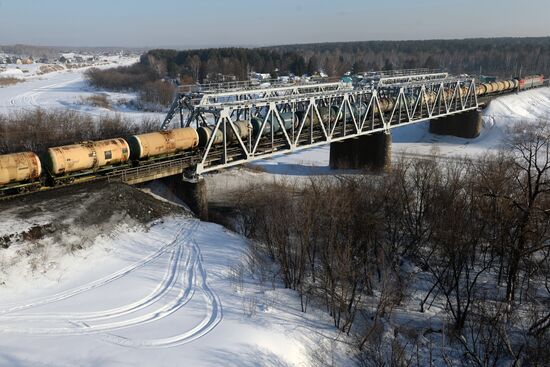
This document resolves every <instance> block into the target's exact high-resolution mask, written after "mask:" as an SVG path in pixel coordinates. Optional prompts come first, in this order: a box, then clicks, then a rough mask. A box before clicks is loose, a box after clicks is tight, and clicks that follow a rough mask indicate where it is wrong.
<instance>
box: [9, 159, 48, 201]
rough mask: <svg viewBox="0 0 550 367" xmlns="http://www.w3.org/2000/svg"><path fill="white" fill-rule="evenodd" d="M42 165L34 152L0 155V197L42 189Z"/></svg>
mask: <svg viewBox="0 0 550 367" xmlns="http://www.w3.org/2000/svg"><path fill="white" fill-rule="evenodd" d="M41 175H42V165H41V163H40V159H39V158H38V156H37V155H36V154H34V153H33V152H21V153H12V154H4V155H0V195H2V194H3V193H5V192H7V191H12V190H15V191H27V190H32V189H36V188H38V187H40V176H41Z"/></svg>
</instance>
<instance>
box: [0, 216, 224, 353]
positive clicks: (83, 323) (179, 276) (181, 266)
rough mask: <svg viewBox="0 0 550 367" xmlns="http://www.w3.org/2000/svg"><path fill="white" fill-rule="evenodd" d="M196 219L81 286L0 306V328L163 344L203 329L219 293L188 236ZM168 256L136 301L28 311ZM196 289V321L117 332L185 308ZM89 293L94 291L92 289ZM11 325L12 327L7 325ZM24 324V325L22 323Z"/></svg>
mask: <svg viewBox="0 0 550 367" xmlns="http://www.w3.org/2000/svg"><path fill="white" fill-rule="evenodd" d="M199 226H200V222H199V221H196V220H195V221H192V222H190V223H189V222H186V225H184V226H182V228H180V229H179V231H178V232H177V234H176V236H175V239H174V240H173V241H171V242H170V243H167V244H165V245H163V246H162V247H161V248H160V249H158V250H157V251H156V252H154V253H152V254H150V255H148V256H146V257H144V258H142V259H141V260H140V261H138V262H136V263H134V264H132V265H130V266H128V267H126V268H124V269H122V270H120V271H118V272H115V273H113V274H110V275H108V276H106V277H103V278H101V279H99V280H96V281H94V282H90V283H88V284H85V285H83V286H80V287H77V288H74V289H70V290H67V291H64V292H60V293H57V294H55V295H52V296H49V297H45V298H42V299H37V300H34V301H32V302H29V303H25V304H20V305H12V306H10V307H8V308H5V309H2V310H0V333H8V334H10V333H13V334H26V335H34V336H51V335H86V334H98V333H101V334H102V335H101V338H102V339H103V340H105V341H108V342H111V343H114V344H118V345H121V346H128V347H135V348H167V347H175V346H179V345H182V344H185V343H188V342H191V341H193V340H196V339H197V338H200V337H201V336H203V335H206V334H207V333H209V332H210V331H211V330H212V329H213V328H214V327H215V326H216V325H217V324H218V323H219V322H220V321H221V319H222V307H221V303H220V300H219V297H218V296H217V295H216V293H215V292H213V291H212V289H211V288H210V287H209V286H208V284H207V281H206V278H207V274H206V271H205V269H204V267H203V263H202V255H201V252H200V248H199V246H198V244H197V243H196V241H195V240H194V239H193V232H194V231H195V230H197V229H198V227H199ZM163 255H164V256H168V257H169V258H168V261H167V264H166V268H165V272H164V276H163V277H162V278H161V279H159V282H158V284H157V285H156V287H155V288H154V290H153V291H152V292H150V293H149V294H148V295H146V296H145V297H143V298H141V299H138V300H137V301H134V302H130V303H128V304H125V305H122V306H119V307H116V308H112V309H106V310H100V311H92V312H64V313H61V312H58V313H29V312H28V310H29V309H32V308H34V307H38V306H43V305H54V306H55V305H56V303H58V302H63V301H65V300H67V299H70V298H72V297H76V296H78V295H80V294H82V293H85V292H91V291H94V292H96V293H98V292H99V294H101V287H103V286H106V285H108V284H110V283H113V282H115V281H118V280H122V279H124V278H125V277H128V276H131V275H132V273H134V272H136V271H138V270H139V269H142V268H144V267H147V266H148V265H151V264H152V262H153V260H156V259H158V258H159V257H161V256H163ZM197 293H201V294H202V297H201V299H195V300H194V302H195V303H199V304H201V305H202V306H201V307H202V308H203V310H204V312H203V314H204V316H203V318H202V319H201V320H200V321H199V322H197V323H196V325H194V326H191V327H187V328H185V330H178V331H177V332H176V333H174V334H173V335H170V336H167V337H159V338H155V339H139V338H131V337H126V336H123V335H120V331H122V330H125V329H129V328H132V327H145V326H146V325H148V324H150V323H154V322H157V321H160V320H162V319H164V318H166V317H168V316H170V315H172V314H174V313H175V312H177V311H179V310H181V309H183V310H182V312H185V309H184V306H186V305H187V304H188V303H189V302H190V301H191V300H192V299H193V298H194V296H195V294H197ZM94 295H95V293H94ZM10 324H13V325H15V326H10ZM27 325H28V326H27Z"/></svg>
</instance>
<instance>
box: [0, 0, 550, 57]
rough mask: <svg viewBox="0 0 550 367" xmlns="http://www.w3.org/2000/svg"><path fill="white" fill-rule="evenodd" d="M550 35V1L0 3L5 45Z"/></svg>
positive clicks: (67, 0)
mask: <svg viewBox="0 0 550 367" xmlns="http://www.w3.org/2000/svg"><path fill="white" fill-rule="evenodd" d="M548 35H550V0H529V1H525V0H524V1H519V0H374V1H373V0H84V1H83V0H0V44H14V43H25V44H36V45H60V46H128V47H161V46H187V47H197V46H220V45H246V46H250V45H273V44H289V43H306V42H328V41H360V40H401V39H431V38H469V37H495V36H497V37H498V36H548Z"/></svg>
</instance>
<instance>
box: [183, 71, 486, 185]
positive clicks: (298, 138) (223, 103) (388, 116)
mask: <svg viewBox="0 0 550 367" xmlns="http://www.w3.org/2000/svg"><path fill="white" fill-rule="evenodd" d="M475 90H476V89H475V81H474V80H473V79H471V80H470V79H466V80H464V79H462V80H459V79H454V80H441V81H431V82H425V83H416V84H411V83H406V84H400V85H392V86H380V87H378V88H377V89H348V88H336V89H334V90H316V91H314V92H312V93H303V94H300V93H296V92H292V93H288V94H287V93H285V94H283V95H278V94H276V93H273V92H269V93H268V92H266V93H263V94H262V95H261V96H258V95H256V98H252V97H251V98H247V97H244V98H242V99H240V98H235V99H233V100H231V99H229V100H222V99H218V100H216V99H215V98H211V97H209V98H210V99H209V100H208V101H207V103H203V102H204V101H205V100H204V99H203V100H202V101H201V102H199V103H198V104H195V105H193V104H192V103H188V105H189V106H192V108H190V110H189V111H188V119H187V121H186V124H185V125H186V126H192V125H193V122H195V124H196V126H197V127H199V126H205V125H210V127H211V128H212V134H211V136H210V139H209V140H208V142H207V143H206V146H205V147H204V148H203V150H202V152H201V157H200V159H199V163H198V164H197V165H196V166H195V167H194V169H193V172H190V173H191V174H194V175H200V174H202V173H206V172H210V171H214V170H219V169H223V168H227V167H231V166H235V165H239V164H243V163H246V162H250V161H254V160H259V159H264V158H269V157H271V156H273V155H278V154H284V153H289V152H293V151H298V150H301V149H307V148H311V147H315V146H319V145H324V144H328V143H331V142H337V141H342V140H346V139H352V138H355V137H358V136H361V135H367V134H372V133H375V132H379V131H389V130H390V129H392V128H395V127H399V126H404V125H409V124H413V123H418V122H421V121H425V120H429V119H435V118H441V117H445V116H449V115H453V114H457V113H462V112H466V111H470V110H475V109H477V108H478V100H477V95H476V93H475ZM244 95H245V96H253V94H250V93H248V94H244ZM225 97H227V95H226V96H225ZM388 99H389V100H391V101H392V103H391V104H390V106H392V107H391V108H387V109H385V108H384V106H387V101H388ZM330 106H334V107H333V108H332V109H331V108H329V109H328V116H327V115H326V113H325V114H324V115H323V113H321V111H320V108H322V107H330ZM356 106H366V107H363V108H357V107H356ZM333 110H334V111H336V112H335V113H334V114H332V116H331V112H332V111H333ZM296 111H302V114H301V118H300V119H299V120H298V121H297V122H296V123H294V122H293V123H292V124H291V126H290V128H289V129H288V130H286V129H280V131H278V132H275V131H274V129H273V128H269V130H267V128H268V125H269V123H270V122H273V121H275V120H276V121H277V122H278V124H279V126H285V123H284V121H283V118H282V117H281V114H282V113H285V112H292V113H293V115H294V113H295V112H296ZM325 111H326V109H325ZM252 116H262V123H261V126H260V129H259V133H256V134H255V136H253V134H252V131H249V133H248V137H247V138H244V139H243V138H241V136H240V134H239V127H237V126H236V124H235V123H236V122H237V121H238V120H247V121H250V118H251V117H252ZM208 121H210V123H208ZM249 126H250V124H249ZM219 132H221V134H222V135H223V142H222V143H217V144H216V143H215V140H216V136H217V134H218V133H219ZM264 132H267V133H264ZM230 138H231V139H233V141H231V139H230ZM218 139H219V138H218Z"/></svg>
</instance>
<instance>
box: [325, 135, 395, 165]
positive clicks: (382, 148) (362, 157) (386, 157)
mask: <svg viewBox="0 0 550 367" xmlns="http://www.w3.org/2000/svg"><path fill="white" fill-rule="evenodd" d="M390 166H391V134H390V132H389V131H383V132H378V133H374V134H370V135H363V136H360V137H357V138H354V139H348V140H344V141H339V142H334V143H330V168H331V169H369V170H372V171H386V170H388V169H389V168H390Z"/></svg>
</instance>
